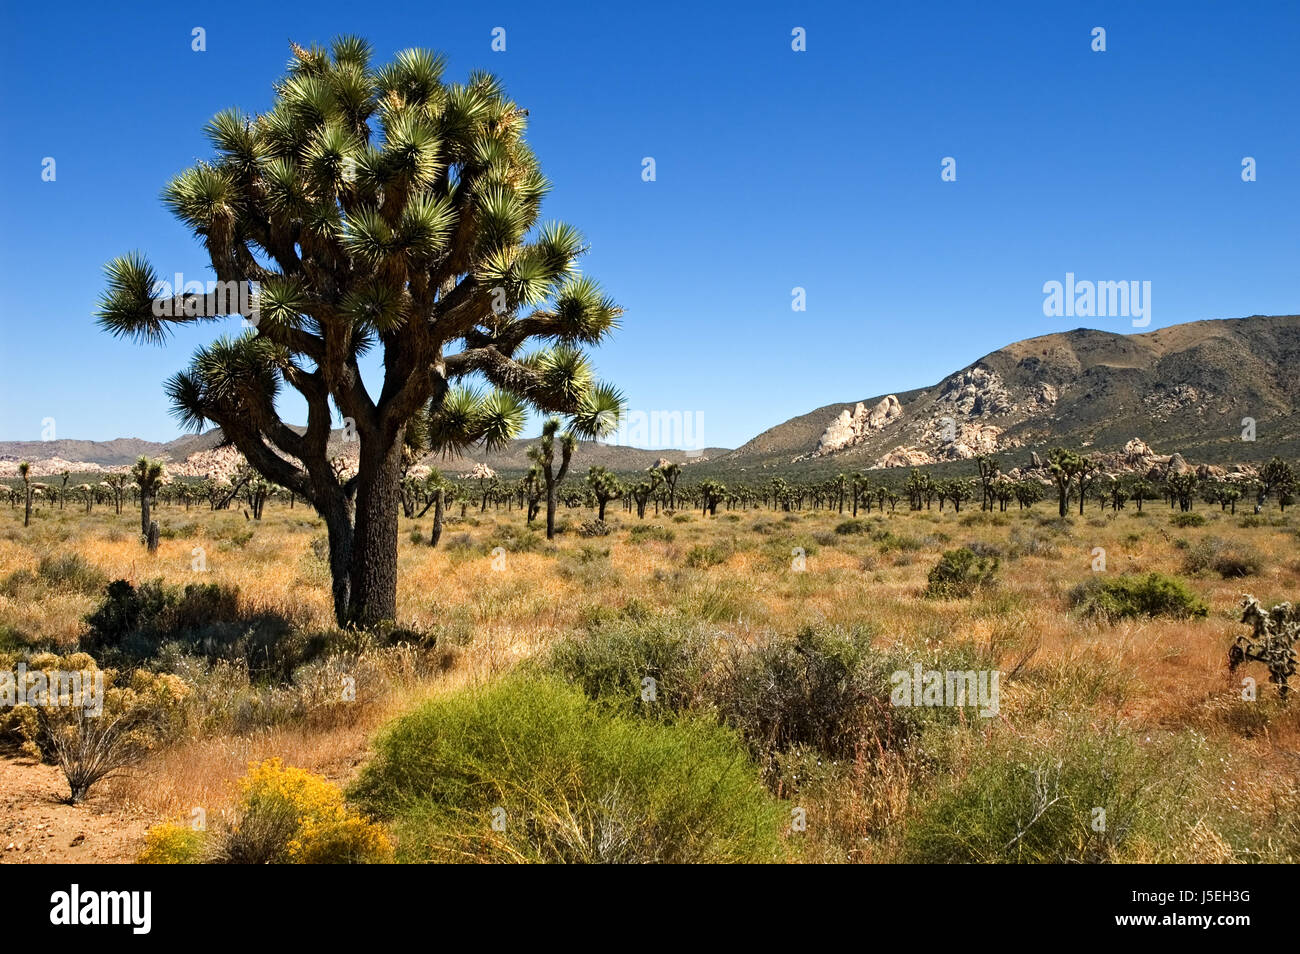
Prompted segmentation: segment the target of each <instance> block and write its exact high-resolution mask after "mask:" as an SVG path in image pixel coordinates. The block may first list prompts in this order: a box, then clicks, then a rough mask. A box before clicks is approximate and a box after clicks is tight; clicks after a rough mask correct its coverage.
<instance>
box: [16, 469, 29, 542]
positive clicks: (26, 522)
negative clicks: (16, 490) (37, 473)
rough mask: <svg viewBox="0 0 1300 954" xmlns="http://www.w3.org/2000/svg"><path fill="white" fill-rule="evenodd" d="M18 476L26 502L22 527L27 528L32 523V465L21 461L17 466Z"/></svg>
mask: <svg viewBox="0 0 1300 954" xmlns="http://www.w3.org/2000/svg"><path fill="white" fill-rule="evenodd" d="M18 476H19V477H21V478H22V479H23V499H24V500H25V501H26V503H25V505H24V508H23V526H24V527H26V526H29V525H30V524H31V522H32V465H31V464H29V463H27V461H25V460H24V461H21V462H20V463H19V464H18Z"/></svg>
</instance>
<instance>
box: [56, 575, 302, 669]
mask: <svg viewBox="0 0 1300 954" xmlns="http://www.w3.org/2000/svg"><path fill="white" fill-rule="evenodd" d="M86 622H87V623H88V624H89V627H90V628H89V631H88V632H87V633H86V634H85V635H84V636H83V637H82V638H81V648H82V649H83V650H85V651H86V652H89V653H92V654H94V655H95V656H96V657H98V658H101V659H103V660H107V661H110V662H113V663H125V664H137V663H141V662H145V661H147V660H150V659H153V658H154V657H156V656H157V655H158V653H159V652H160V651H162V648H163V646H164V645H165V644H167V643H169V642H175V643H178V644H179V645H180V646H181V647H183V648H184V650H185V651H187V652H192V653H194V654H197V655H202V656H205V657H207V658H210V659H215V658H225V659H235V658H240V659H247V660H248V662H249V666H250V669H252V670H253V671H254V673H256V674H258V675H268V676H274V677H277V678H287V677H288V675H289V673H290V672H291V671H292V669H293V667H294V665H296V664H297V663H298V662H300V661H301V660H300V659H295V658H292V657H290V656H286V654H285V652H284V649H285V646H286V640H287V639H288V638H289V636H290V635H291V633H292V629H293V627H292V623H291V621H290V620H288V619H286V618H285V617H283V616H281V615H279V614H278V613H273V612H269V611H265V610H258V609H254V608H251V607H248V606H246V605H244V603H243V602H242V600H241V599H240V597H239V590H238V589H237V588H235V587H231V586H223V585H221V584H218V583H188V584H186V585H185V586H184V587H183V588H181V587H170V586H165V585H164V584H163V582H162V581H161V580H153V581H146V582H144V583H141V584H140V585H139V586H138V587H137V586H132V585H131V584H130V583H128V582H127V581H126V580H114V581H113V582H112V583H110V584H109V585H108V587H107V589H106V590H105V598H104V601H103V602H102V603H101V604H100V605H99V607H98V608H97V609H96V610H95V611H94V612H93V613H91V614H90V615H89V616H87V617H86Z"/></svg>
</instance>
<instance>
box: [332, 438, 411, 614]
mask: <svg viewBox="0 0 1300 954" xmlns="http://www.w3.org/2000/svg"><path fill="white" fill-rule="evenodd" d="M383 443H384V442H382V441H377V440H375V439H371V440H366V439H365V438H364V437H363V438H362V442H361V459H360V466H359V468H358V471H357V496H356V513H357V517H356V525H355V528H354V529H353V532H352V541H351V555H350V559H349V562H348V580H349V593H348V609H347V621H348V622H350V623H354V624H356V625H358V626H371V625H374V624H375V623H378V622H380V621H382V620H394V619H396V618H397V524H398V512H399V509H400V506H401V503H400V501H401V469H402V438H401V433H400V432H399V433H398V435H397V436H396V437H395V439H393V440H392V441H389V442H388V443H387V446H383ZM376 444H379V445H380V446H378V447H376ZM336 592H337V583H336Z"/></svg>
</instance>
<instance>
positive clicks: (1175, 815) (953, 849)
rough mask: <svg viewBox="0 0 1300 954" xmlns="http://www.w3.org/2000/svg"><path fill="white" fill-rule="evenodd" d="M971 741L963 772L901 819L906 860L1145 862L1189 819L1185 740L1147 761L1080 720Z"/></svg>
mask: <svg viewBox="0 0 1300 954" xmlns="http://www.w3.org/2000/svg"><path fill="white" fill-rule="evenodd" d="M979 744H981V745H982V748H981V749H980V750H977V751H976V752H974V753H971V757H970V760H969V763H970V769H969V771H968V772H967V773H966V774H964V775H962V776H960V777H958V778H955V779H951V780H949V781H946V782H944V783H941V785H940V787H939V788H938V790H937V791H936V792H935V793H934V794H933V795H932V796H931V797H930V798H929V799H928V801H927V802H926V803H925V804H924V805H923V806H922V807H921V808H920V810H919V811H918V812H917V814H916V815H915V816H914V817H913V818H912V820H911V821H910V822H909V824H908V826H907V831H906V836H905V855H906V859H907V860H908V861H911V862H920V863H931V864H933V863H1006V862H1028V863H1050V864H1069V863H1096V862H1106V861H1120V862H1122V861H1133V860H1150V859H1149V858H1148V853H1149V852H1150V851H1152V850H1153V846H1156V845H1162V846H1163V845H1168V844H1169V843H1170V841H1171V840H1172V838H1174V837H1176V836H1177V835H1179V834H1184V833H1185V832H1186V831H1187V830H1188V829H1189V828H1190V826H1191V824H1193V823H1194V822H1195V821H1196V818H1194V817H1190V816H1189V815H1188V811H1189V809H1188V807H1187V804H1188V801H1189V799H1187V798H1186V797H1185V796H1186V791H1185V790H1186V787H1187V784H1188V782H1187V779H1188V777H1189V776H1190V774H1191V767H1192V766H1194V765H1195V764H1196V762H1197V761H1198V759H1197V754H1196V752H1195V751H1194V750H1195V747H1196V745H1197V743H1196V742H1195V741H1194V740H1192V739H1189V740H1186V741H1182V742H1181V743H1180V744H1179V745H1171V746H1169V751H1167V752H1165V753H1160V754H1157V753H1156V752H1153V751H1143V749H1142V747H1141V746H1139V745H1138V744H1137V743H1136V742H1135V741H1134V739H1133V738H1131V737H1130V736H1128V735H1126V734H1124V733H1123V732H1122V731H1121V730H1120V729H1119V728H1118V727H1115V726H1107V727H1102V728H1100V729H1099V728H1098V727H1097V726H1095V725H1093V724H1091V723H1084V722H1082V721H1081V722H1079V723H1076V724H1071V725H1069V726H1067V727H1065V728H1064V729H1063V731H1061V732H1060V733H1059V734H1054V735H1052V736H1051V737H1028V738H1026V737H1024V736H1023V735H1020V734H1019V733H1012V732H1010V731H1000V732H998V733H996V734H995V735H993V736H992V737H990V738H989V739H988V741H987V742H985V743H979ZM1098 809H1100V810H1102V811H1104V816H1103V815H1100V814H1098V812H1097V810H1098ZM1098 828H1101V830H1100V831H1098V830H1097V829H1098ZM1166 860H1169V859H1166Z"/></svg>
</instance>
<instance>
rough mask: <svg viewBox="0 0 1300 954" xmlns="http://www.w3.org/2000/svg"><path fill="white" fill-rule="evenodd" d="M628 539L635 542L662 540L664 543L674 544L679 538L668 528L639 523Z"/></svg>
mask: <svg viewBox="0 0 1300 954" xmlns="http://www.w3.org/2000/svg"><path fill="white" fill-rule="evenodd" d="M628 538H629V539H631V540H632V541H633V542H637V541H641V540H662V541H663V542H664V543H672V542H673V540H675V539H676V538H677V534H675V533H673V532H672V531H671V530H669V529H668V528H667V527H661V526H659V525H658V524H654V523H638V524H637V525H636V526H634V527H633V528H632V529H631V530H630V531H628Z"/></svg>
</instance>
